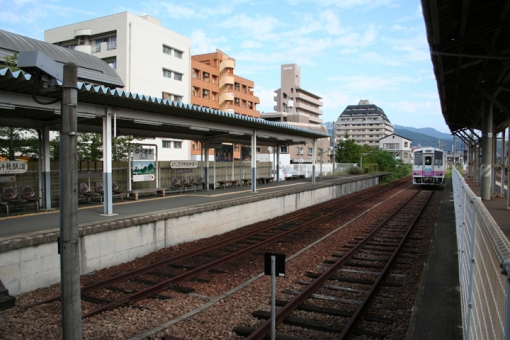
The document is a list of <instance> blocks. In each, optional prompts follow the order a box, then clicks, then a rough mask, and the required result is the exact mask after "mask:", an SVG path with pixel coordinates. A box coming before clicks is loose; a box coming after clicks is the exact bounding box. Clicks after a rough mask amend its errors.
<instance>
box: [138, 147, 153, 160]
mask: <svg viewBox="0 0 510 340" xmlns="http://www.w3.org/2000/svg"><path fill="white" fill-rule="evenodd" d="M133 160H134V161H153V160H154V149H149V148H137V149H134V150H133Z"/></svg>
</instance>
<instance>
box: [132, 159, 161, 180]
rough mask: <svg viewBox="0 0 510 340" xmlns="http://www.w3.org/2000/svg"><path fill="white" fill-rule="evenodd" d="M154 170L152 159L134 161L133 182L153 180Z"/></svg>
mask: <svg viewBox="0 0 510 340" xmlns="http://www.w3.org/2000/svg"><path fill="white" fill-rule="evenodd" d="M155 171H156V168H155V166H154V161H134V162H133V182H145V181H153V180H154V177H155V176H154V175H155Z"/></svg>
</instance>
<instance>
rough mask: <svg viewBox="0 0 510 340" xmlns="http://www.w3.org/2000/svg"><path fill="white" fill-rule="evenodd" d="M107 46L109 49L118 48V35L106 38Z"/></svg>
mask: <svg viewBox="0 0 510 340" xmlns="http://www.w3.org/2000/svg"><path fill="white" fill-rule="evenodd" d="M106 48H107V49H109V50H113V49H116V48H117V36H113V37H108V38H106Z"/></svg>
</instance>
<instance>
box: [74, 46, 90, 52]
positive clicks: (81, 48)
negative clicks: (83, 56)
mask: <svg viewBox="0 0 510 340" xmlns="http://www.w3.org/2000/svg"><path fill="white" fill-rule="evenodd" d="M74 50H75V51H78V52H83V53H87V54H92V46H90V45H79V46H75V47H74Z"/></svg>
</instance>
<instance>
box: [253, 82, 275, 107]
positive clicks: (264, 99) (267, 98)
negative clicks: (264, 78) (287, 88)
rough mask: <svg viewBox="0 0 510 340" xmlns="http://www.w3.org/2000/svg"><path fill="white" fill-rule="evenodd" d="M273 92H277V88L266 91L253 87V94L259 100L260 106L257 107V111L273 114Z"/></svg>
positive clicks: (262, 88)
mask: <svg viewBox="0 0 510 340" xmlns="http://www.w3.org/2000/svg"><path fill="white" fill-rule="evenodd" d="M275 90H277V88H276V89H266V88H264V87H260V86H257V85H255V88H254V89H253V93H254V94H255V95H256V96H257V97H259V99H260V104H259V105H257V110H259V111H260V112H274V106H275V105H276V102H275V101H274V96H275V93H274V91H275Z"/></svg>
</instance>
